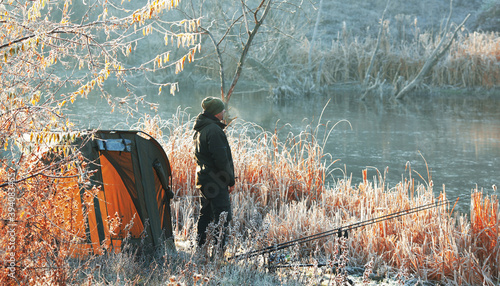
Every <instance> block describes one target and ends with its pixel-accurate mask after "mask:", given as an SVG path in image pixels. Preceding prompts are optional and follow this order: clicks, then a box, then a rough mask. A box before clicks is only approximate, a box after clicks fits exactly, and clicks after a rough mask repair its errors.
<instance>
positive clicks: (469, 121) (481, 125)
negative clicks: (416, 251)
mask: <svg viewBox="0 0 500 286" xmlns="http://www.w3.org/2000/svg"><path fill="white" fill-rule="evenodd" d="M156 92H157V91H152V92H151V94H155V93H156ZM350 93H351V94H349V93H347V92H339V91H336V92H335V91H332V92H328V94H327V95H325V96H321V97H315V98H313V99H303V100H294V101H286V102H281V103H280V102H272V101H270V100H268V99H267V95H268V93H267V92H261V93H253V94H235V95H233V98H232V99H231V115H232V116H237V117H238V118H240V119H242V120H245V121H250V122H254V123H257V124H259V125H261V126H262V127H264V128H265V129H267V130H270V131H273V130H274V129H275V127H278V128H279V129H280V131H279V134H284V135H286V134H287V133H288V132H293V133H294V134H298V133H299V132H301V131H303V130H304V129H305V128H307V126H313V127H316V126H317V125H318V121H319V119H320V118H319V117H320V116H322V117H321V121H320V123H322V124H327V123H328V126H332V125H333V124H335V123H337V122H339V121H342V122H340V123H339V124H338V125H337V126H336V127H335V128H334V129H333V131H332V133H331V135H330V137H329V138H328V140H327V141H326V143H325V152H328V153H330V154H332V157H333V158H334V159H339V161H338V162H337V163H335V165H334V167H336V168H339V169H338V170H335V171H333V173H332V174H333V177H334V178H335V179H338V178H342V177H343V176H344V174H343V171H341V170H345V171H346V174H347V175H348V176H350V175H352V178H353V184H358V183H359V182H360V181H361V172H362V170H363V169H366V168H368V177H369V178H372V177H373V176H375V175H376V174H377V170H378V171H380V172H381V173H384V172H385V171H387V175H386V184H387V185H389V186H390V187H391V186H394V185H395V184H396V183H397V182H399V181H400V180H401V178H402V176H403V175H404V176H405V177H408V171H407V170H406V168H405V167H406V166H407V165H408V163H409V164H410V165H411V168H412V169H413V170H414V171H417V172H418V173H420V174H421V175H422V176H423V177H424V179H425V181H428V179H429V178H428V176H427V167H428V168H429V170H430V172H431V176H432V181H433V183H434V191H435V192H436V193H439V192H440V191H442V190H443V185H445V188H446V192H447V194H448V197H449V198H456V197H460V200H459V207H458V210H459V211H461V212H468V209H469V204H470V193H471V190H473V189H474V188H476V187H477V188H479V189H483V190H484V192H486V193H488V194H496V192H495V191H494V190H493V187H492V186H493V185H496V186H500V175H499V174H500V96H498V95H493V96H491V95H490V96H486V95H485V94H482V93H478V94H467V95H460V96H456V95H453V96H452V95H443V96H424V97H423V98H422V97H421V98H418V99H407V100H406V101H405V102H399V103H395V102H393V101H391V100H388V99H380V98H376V99H374V98H368V99H367V100H365V101H363V102H361V101H359V100H358V96H357V95H356V94H352V92H350ZM216 94H217V89H216V88H214V89H213V90H211V89H209V90H202V91H196V92H190V91H188V90H186V89H181V91H180V92H179V93H178V94H177V95H176V96H174V97H172V96H170V95H161V96H158V95H154V96H149V99H150V100H151V101H155V102H158V103H159V104H160V109H159V113H160V115H161V117H162V118H163V119H168V118H170V117H171V116H172V114H174V113H176V111H177V109H178V108H181V109H183V110H184V109H185V110H186V111H187V112H188V113H190V114H191V115H192V116H195V115H196V114H198V113H199V112H200V109H201V108H200V102H201V99H203V98H204V97H205V96H207V95H216ZM71 108H72V109H73V110H72V111H71V112H70V113H73V115H72V117H73V118H74V119H75V120H77V121H78V122H79V124H80V126H81V127H82V128H103V129H126V128H128V126H130V125H131V124H129V123H128V122H127V120H126V119H125V117H124V116H123V115H121V114H119V113H118V112H115V113H110V108H109V107H108V106H107V104H106V103H105V102H104V101H102V100H95V99H94V100H92V99H91V100H88V101H85V100H81V101H77V102H76V103H75V104H74V105H73V106H72V107H71ZM129 121H130V122H131V123H134V119H131V120H129ZM347 121H348V122H347ZM321 134H323V133H321ZM318 139H322V136H320V138H318ZM426 162H427V165H426ZM426 166H427V167H426ZM412 176H413V177H414V178H418V175H417V174H415V173H413V175H412ZM419 181H420V182H423V183H424V180H419Z"/></svg>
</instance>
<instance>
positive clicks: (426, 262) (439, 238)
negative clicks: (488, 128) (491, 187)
mask: <svg viewBox="0 0 500 286" xmlns="http://www.w3.org/2000/svg"><path fill="white" fill-rule="evenodd" d="M238 124H239V125H238V126H235V127H234V128H232V129H230V130H229V131H228V136H229V140H230V144H231V146H232V150H233V157H234V160H235V167H236V168H235V169H236V170H237V176H238V178H239V180H238V182H237V184H236V186H235V188H234V191H233V193H232V194H231V197H232V203H233V221H232V223H231V224H230V228H229V230H228V235H229V237H228V244H227V249H226V254H225V255H226V258H227V257H232V256H233V255H235V254H240V253H246V252H248V251H252V250H258V249H261V248H263V247H267V246H269V245H274V244H276V243H283V242H286V241H291V240H294V239H297V238H301V237H304V236H307V235H313V234H316V233H321V232H324V231H329V230H332V229H336V228H338V227H341V226H347V225H351V224H355V223H358V222H362V221H367V220H370V219H373V218H377V217H383V216H384V215H388V214H391V213H397V212H399V211H403V210H405V209H410V208H414V207H418V206H423V205H429V204H432V203H436V202H442V203H444V204H443V205H439V206H436V207H432V208H428V209H425V210H422V211H419V212H415V213H412V214H408V215H403V216H400V217H398V218H394V219H390V220H385V221H381V222H377V223H373V224H369V225H365V226H363V227H359V228H356V229H352V230H350V231H349V233H348V238H347V239H345V238H337V237H336V235H332V236H327V237H322V238H319V239H315V240H311V241H307V242H304V243H300V244H294V245H291V246H290V247H288V248H284V249H282V250H280V251H277V252H275V253H274V254H276V257H281V258H282V261H283V262H284V263H290V266H291V267H289V268H283V269H279V270H276V271H270V270H269V269H268V268H267V267H266V265H267V264H266V262H265V260H263V257H259V256H257V257H254V258H252V259H243V260H228V259H223V258H218V257H214V258H213V259H212V260H211V259H207V256H206V255H207V254H206V252H204V251H205V250H203V249H202V250H201V251H200V250H196V249H195V248H194V246H193V241H194V238H195V235H196V230H195V229H196V218H197V213H198V207H199V202H198V201H197V196H198V193H197V191H196V190H195V189H194V187H193V184H192V182H193V179H194V170H195V168H194V167H195V162H194V161H193V158H192V156H191V155H189V154H191V153H190V151H189V150H192V148H193V146H192V140H191V127H192V121H191V120H189V119H188V117H186V116H184V115H183V114H182V113H180V114H178V115H177V116H174V117H172V118H171V119H168V120H162V119H161V118H159V117H152V118H144V120H141V122H140V124H138V125H136V126H134V127H135V128H138V129H141V130H144V131H145V132H147V133H149V134H151V135H153V136H154V137H156V138H159V139H160V143H161V144H162V146H163V147H164V149H165V150H166V152H167V154H168V157H169V159H170V163H171V167H172V172H173V174H174V177H173V181H172V189H173V191H174V193H175V195H176V196H175V198H174V200H173V201H172V214H173V216H172V220H173V223H174V229H175V234H174V235H175V240H176V242H177V245H178V253H168V252H167V253H166V252H159V253H157V256H156V259H155V260H153V261H150V260H145V259H146V258H145V257H141V256H136V255H137V254H136V253H135V252H133V251H132V252H124V253H122V254H110V255H109V256H108V257H103V258H96V260H95V263H96V264H99V265H100V266H99V267H100V268H99V269H100V270H99V272H93V273H92V274H91V275H87V276H85V279H87V280H86V281H88V282H89V283H92V284H96V285H99V284H104V283H105V282H104V281H106V283H117V282H118V281H125V282H126V281H129V282H132V281H137V282H139V283H140V282H144V283H147V284H148V285H155V284H158V285H160V284H161V285H164V284H167V285H168V284H169V283H171V284H170V285H177V283H179V284H181V285H195V284H198V285H221V284H222V285H228V284H231V285H232V284H245V285H331V284H332V283H334V281H337V282H339V283H340V282H341V281H347V280H346V279H351V280H355V281H357V282H361V281H362V283H365V285H371V284H376V285H380V284H382V285H401V284H405V283H407V284H408V285H412V284H414V283H416V282H417V281H420V282H421V283H423V284H432V283H438V284H445V285H447V284H453V285H481V284H486V285H494V284H496V283H498V281H499V277H498V276H497V275H498V273H499V270H500V269H499V268H498V267H500V264H498V263H497V262H498V260H499V258H500V246H499V245H497V243H496V242H497V239H496V238H497V237H498V233H496V230H497V229H498V227H499V226H500V222H499V220H498V216H497V215H496V213H497V210H498V200H497V198H496V196H489V195H486V194H484V193H482V192H480V191H479V190H476V191H475V192H474V193H473V194H472V195H471V200H472V203H471V206H472V209H471V213H470V214H471V215H470V217H469V216H468V215H463V214H457V213H456V212H455V209H454V208H455V201H454V200H450V201H447V199H450V198H449V197H448V195H447V193H446V192H445V191H444V190H443V191H441V192H440V194H439V195H437V196H436V195H435V194H434V191H433V188H434V186H433V185H432V184H420V183H418V182H417V180H416V179H417V177H419V174H417V173H414V172H409V174H407V175H404V176H403V177H402V178H401V180H400V182H399V183H398V184H396V185H388V184H387V183H386V181H385V180H384V174H379V175H378V176H376V177H373V178H370V177H369V176H368V173H367V172H364V173H363V179H362V180H361V181H359V182H357V181H353V180H352V178H351V177H350V176H345V177H343V178H341V179H339V180H337V181H336V182H335V184H333V185H326V184H325V181H324V178H325V175H326V173H325V172H326V170H327V167H328V163H326V162H325V160H324V159H325V156H326V157H328V156H329V154H327V153H325V152H324V150H323V148H322V147H321V145H320V144H319V142H321V141H320V140H318V136H317V135H318V134H317V133H314V129H313V130H310V129H309V130H304V131H303V132H301V133H300V134H297V135H294V136H289V137H287V139H280V138H279V137H278V136H276V134H274V133H272V132H266V131H263V130H262V129H261V128H260V127H259V126H257V125H255V124H251V123H238ZM166 130H168V132H169V133H168V134H164V133H163V132H164V131H166ZM161 139H163V140H161ZM408 168H412V167H411V165H410V166H408ZM422 175H423V174H422ZM469 218H470V220H469ZM146 261H147V263H145V262H146ZM92 263H94V262H92ZM143 263H145V264H143ZM303 263H310V264H312V265H313V266H312V267H301V266H300V265H301V264H303ZM316 263H318V264H320V263H326V265H327V266H323V267H320V266H318V267H315V266H314V264H316ZM92 265H93V264H89V266H88V268H89V269H92ZM332 266H335V267H334V268H335V271H333V267H332ZM362 277H365V278H362Z"/></svg>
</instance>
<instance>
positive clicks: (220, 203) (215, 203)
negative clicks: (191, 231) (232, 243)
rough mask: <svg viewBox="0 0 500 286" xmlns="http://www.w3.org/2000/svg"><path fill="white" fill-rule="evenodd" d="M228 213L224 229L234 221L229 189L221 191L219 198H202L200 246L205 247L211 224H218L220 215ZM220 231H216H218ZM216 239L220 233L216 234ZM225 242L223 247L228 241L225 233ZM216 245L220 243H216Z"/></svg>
mask: <svg viewBox="0 0 500 286" xmlns="http://www.w3.org/2000/svg"><path fill="white" fill-rule="evenodd" d="M223 212H227V218H226V221H225V223H224V229H225V228H226V227H227V226H228V225H229V222H230V221H231V220H232V219H233V215H232V212H231V201H230V198H229V191H228V189H227V188H225V189H222V190H220V192H218V194H217V196H215V197H214V198H212V199H207V198H205V197H204V196H202V197H201V209H200V217H199V219H198V246H200V247H201V246H203V244H205V242H206V239H207V233H206V231H207V227H208V225H209V224H210V223H212V222H213V223H215V224H217V223H218V222H219V217H220V214H221V213H223ZM217 230H218V229H216V231H217ZM214 235H215V237H216V238H217V237H219V233H218V232H216V233H215V234H214ZM222 238H223V241H222V242H221V246H222V247H223V246H224V244H225V240H226V235H225V233H223V234H222ZM215 243H216V244H217V243H218V241H216V242H215Z"/></svg>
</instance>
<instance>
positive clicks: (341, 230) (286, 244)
mask: <svg viewBox="0 0 500 286" xmlns="http://www.w3.org/2000/svg"><path fill="white" fill-rule="evenodd" d="M457 200H458V199H457ZM447 203H449V200H443V201H439V202H434V203H430V204H427V205H422V206H418V207H414V208H411V209H406V210H402V211H398V212H395V213H391V214H387V215H383V216H380V217H376V218H371V219H368V220H365V221H361V222H357V223H353V224H350V225H347V226H345V227H338V228H335V229H332V230H328V231H324V232H320V233H317V234H313V235H309V236H304V237H301V238H297V239H294V240H290V241H287V242H283V243H278V244H274V245H271V246H268V247H265V248H262V249H257V250H252V251H249V252H246V253H243V254H238V255H235V256H232V257H230V258H229V260H232V259H238V258H251V257H254V256H258V255H263V254H266V253H271V252H274V251H278V250H281V249H285V248H288V247H291V246H293V245H296V244H301V243H306V242H309V241H313V240H317V239H320V238H324V237H327V236H331V235H334V234H337V235H338V236H339V237H341V236H345V237H347V232H348V231H350V230H353V229H356V228H360V227H363V226H367V225H370V224H375V223H378V222H382V221H386V220H389V219H393V218H397V217H401V216H405V215H409V214H412V213H416V212H420V211H423V210H426V209H431V208H435V207H438V206H442V205H445V204H447Z"/></svg>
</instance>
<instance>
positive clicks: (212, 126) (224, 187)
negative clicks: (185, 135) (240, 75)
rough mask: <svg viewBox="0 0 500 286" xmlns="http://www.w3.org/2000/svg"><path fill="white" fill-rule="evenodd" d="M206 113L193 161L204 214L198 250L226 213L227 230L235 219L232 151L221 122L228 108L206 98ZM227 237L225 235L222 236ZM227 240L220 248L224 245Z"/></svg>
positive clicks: (196, 138)
mask: <svg viewBox="0 0 500 286" xmlns="http://www.w3.org/2000/svg"><path fill="white" fill-rule="evenodd" d="M201 107H202V108H203V112H202V113H200V114H199V115H198V117H197V118H196V121H195V124H194V128H193V129H194V130H195V131H196V132H195V135H194V144H195V153H194V157H195V160H196V163H197V164H198V166H197V168H196V188H197V189H199V190H200V191H201V194H202V197H201V210H200V217H199V220H198V237H197V238H198V246H202V245H203V244H205V241H206V229H207V226H208V225H209V224H210V223H211V222H215V223H217V222H218V221H219V216H220V215H221V214H222V213H223V212H226V213H227V217H226V221H225V223H224V227H227V225H228V224H229V221H231V219H232V213H231V200H230V198H229V187H232V186H234V183H235V182H234V179H235V178H234V166H233V157H232V155H231V149H230V147H229V143H228V141H227V137H226V134H225V133H224V128H225V127H226V125H225V124H224V123H222V122H221V120H222V119H223V118H224V113H225V111H226V110H225V108H226V107H225V104H224V102H223V101H222V100H220V99H218V98H216V97H207V98H205V99H203V101H202V102H201ZM223 236H224V235H223ZM224 240H225V236H224V239H223V241H221V242H219V243H221V246H223V245H224V243H225V241H224Z"/></svg>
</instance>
